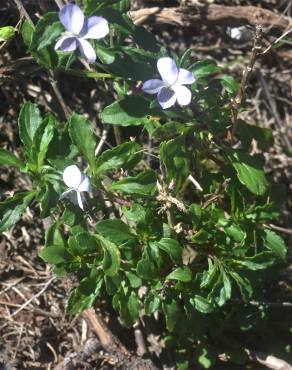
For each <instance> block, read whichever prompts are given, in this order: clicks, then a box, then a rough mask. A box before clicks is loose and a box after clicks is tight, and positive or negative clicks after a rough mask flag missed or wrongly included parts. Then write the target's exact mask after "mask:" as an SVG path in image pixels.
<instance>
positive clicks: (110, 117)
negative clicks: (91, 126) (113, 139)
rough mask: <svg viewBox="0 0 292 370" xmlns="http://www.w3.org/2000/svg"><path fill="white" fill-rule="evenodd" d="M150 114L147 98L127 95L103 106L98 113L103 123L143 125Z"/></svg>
mask: <svg viewBox="0 0 292 370" xmlns="http://www.w3.org/2000/svg"><path fill="white" fill-rule="evenodd" d="M149 114H150V109H149V102H148V100H146V99H144V98H142V97H141V96H128V97H126V98H125V99H123V100H120V101H116V102H114V103H113V104H111V105H109V106H107V107H105V108H104V110H103V111H102V113H101V114H100V118H101V120H102V122H103V123H108V124H112V125H120V126H139V125H145V124H147V123H148V121H149V117H148V115H149Z"/></svg>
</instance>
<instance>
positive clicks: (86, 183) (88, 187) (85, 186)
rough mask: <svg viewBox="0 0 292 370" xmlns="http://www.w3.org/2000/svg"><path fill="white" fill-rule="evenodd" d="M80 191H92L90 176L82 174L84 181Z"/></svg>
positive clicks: (79, 188)
mask: <svg viewBox="0 0 292 370" xmlns="http://www.w3.org/2000/svg"><path fill="white" fill-rule="evenodd" d="M78 191H91V185H90V181H89V178H88V176H86V175H84V174H82V180H81V184H80V185H79V187H78Z"/></svg>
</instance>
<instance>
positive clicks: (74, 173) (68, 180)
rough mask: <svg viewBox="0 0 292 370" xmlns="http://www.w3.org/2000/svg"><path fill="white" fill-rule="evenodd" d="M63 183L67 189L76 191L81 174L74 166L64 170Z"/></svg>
mask: <svg viewBox="0 0 292 370" xmlns="http://www.w3.org/2000/svg"><path fill="white" fill-rule="evenodd" d="M63 181H64V183H65V184H66V185H67V186H68V188H73V189H78V187H79V185H80V184H81V181H82V173H81V172H80V170H79V168H78V167H77V166H76V165H75V164H74V165H72V166H68V167H66V168H65V170H64V172H63Z"/></svg>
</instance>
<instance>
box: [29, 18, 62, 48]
mask: <svg viewBox="0 0 292 370" xmlns="http://www.w3.org/2000/svg"><path fill="white" fill-rule="evenodd" d="M63 30H64V27H63V26H62V24H61V23H60V22H54V23H53V24H50V25H49V26H47V27H46V29H45V31H44V33H43V34H41V35H40V37H38V38H37V40H36V37H35V36H33V42H35V43H36V42H37V45H35V47H36V49H37V50H41V49H43V48H44V47H46V46H48V45H51V44H53V43H55V42H56V41H57V38H58V37H59V36H61V33H62V31H63ZM35 32H38V26H36V30H35ZM33 47H34V45H33Z"/></svg>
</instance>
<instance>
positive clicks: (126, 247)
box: [0, 0, 287, 369]
mask: <svg viewBox="0 0 292 370" xmlns="http://www.w3.org/2000/svg"><path fill="white" fill-rule="evenodd" d="M129 5H130V4H129V1H127V0H122V1H120V0H111V1H96V0H85V1H83V6H84V10H85V13H86V15H87V16H91V15H97V16H103V17H105V18H106V19H107V20H108V21H109V23H110V27H111V34H110V37H109V38H108V39H104V40H103V41H102V42H98V43H97V42H95V41H92V45H93V47H94V49H95V51H96V54H97V56H98V62H97V63H95V64H92V65H91V67H92V68H91V70H90V71H85V70H81V67H80V65H78V64H77V63H74V62H75V61H76V59H77V57H76V54H75V53H71V54H70V53H64V52H62V51H55V49H54V46H55V43H56V41H57V40H58V39H59V37H60V35H61V33H62V32H63V27H62V25H61V24H60V22H59V19H58V14H57V13H48V14H45V15H44V16H43V17H42V18H41V19H40V20H39V21H38V23H37V24H36V26H35V27H34V26H33V25H31V24H30V23H29V22H27V21H25V22H24V23H23V27H22V36H23V39H24V42H25V44H26V46H27V48H28V52H29V53H30V54H31V55H32V56H33V58H34V59H35V60H36V61H37V62H38V63H41V64H42V65H43V66H45V67H46V68H49V69H51V70H54V69H59V70H61V71H66V73H71V74H72V75H75V76H82V77H83V78H86V77H88V78H93V77H94V78H95V77H99V78H100V77H107V78H111V79H112V80H113V83H111V82H108V81H105V84H104V86H105V88H106V89H107V90H108V96H109V97H112V96H114V94H117V96H118V100H115V101H112V102H108V99H107V98H105V99H104V100H105V101H104V103H106V104H108V105H106V104H104V106H103V110H102V112H100V114H99V118H100V122H98V125H100V124H108V125H117V126H121V129H122V131H123V135H122V136H124V137H128V138H130V139H127V140H126V141H125V142H122V143H121V144H119V145H116V146H113V147H112V148H111V149H107V150H104V151H102V152H101V153H100V154H99V155H98V157H96V155H95V152H96V147H97V142H98V140H99V139H97V137H96V135H95V128H93V126H92V124H91V122H89V121H88V120H87V119H85V117H84V116H82V115H80V114H77V113H72V115H71V117H70V118H69V120H68V122H67V123H66V124H65V125H62V124H61V123H60V122H58V120H57V119H56V118H55V117H54V116H53V115H51V114H46V115H42V114H41V112H40V111H39V109H38V108H37V107H36V106H35V105H34V104H33V103H31V102H26V103H25V104H24V105H23V106H22V108H21V110H20V114H19V119H18V125H19V136H20V140H21V142H22V149H23V152H22V153H20V154H19V157H20V158H23V159H24V160H23V162H22V160H20V159H19V158H18V157H17V156H15V155H14V154H13V153H10V152H9V151H7V150H5V149H0V165H3V166H9V167H15V168H16V169H18V170H20V171H23V172H26V173H27V174H28V175H29V176H30V177H31V179H32V190H31V192H27V193H25V192H21V193H16V194H15V195H14V196H13V197H11V198H8V199H6V200H4V201H2V202H0V231H1V232H3V231H5V230H8V229H10V228H12V227H13V226H14V225H15V224H16V223H17V222H18V221H19V219H20V218H21V214H22V213H23V212H24V211H25V209H26V207H28V206H29V205H30V204H31V203H32V201H33V200H35V202H34V206H39V208H40V216H41V217H47V216H51V217H52V218H54V220H55V222H54V223H53V224H52V225H51V226H50V228H49V229H48V230H47V232H46V237H45V247H44V248H43V249H42V251H41V252H40V254H39V255H40V257H41V258H42V259H43V260H44V261H45V262H47V263H49V264H51V265H53V268H54V272H55V273H56V274H58V275H60V276H65V275H67V274H71V275H74V276H75V277H76V281H78V284H77V286H76V287H75V288H74V289H73V290H72V292H71V294H70V297H69V300H68V305H67V312H68V313H69V314H71V315H74V314H77V313H80V312H82V311H83V310H84V309H86V308H88V307H91V306H92V305H94V303H95V302H96V300H98V299H99V298H100V297H102V301H103V303H105V304H107V305H111V306H112V307H113V308H114V309H115V310H116V312H117V314H118V317H119V319H120V321H121V322H122V324H123V325H125V326H127V327H131V326H132V325H133V324H134V323H135V322H136V321H137V320H138V318H139V315H142V314H143V312H145V314H146V315H149V316H152V315H153V314H154V313H155V312H157V311H159V313H160V315H161V317H163V318H164V322H165V332H167V337H166V338H165V343H166V345H167V346H169V347H170V348H172V349H173V353H174V355H175V356H176V359H177V367H178V368H179V369H187V368H189V367H190V366H192V365H191V364H193V365H194V366H200V367H203V368H209V367H211V366H213V365H214V364H215V361H216V358H217V356H218V348H220V353H227V354H228V356H230V358H232V361H235V362H236V361H237V362H241V363H244V361H245V360H246V359H245V357H244V356H243V354H242V351H240V350H238V348H237V349H235V348H234V346H232V343H231V342H232V341H230V340H225V338H227V339H229V337H228V335H230V333H232V330H235V329H234V328H236V329H238V333H237V334H238V341H241V340H242V341H243V342H244V341H245V340H246V337H245V333H246V332H248V333H250V332H251V331H252V330H254V328H256V327H257V325H258V323H259V322H262V321H263V320H264V319H265V318H264V313H263V311H260V309H259V308H254V307H252V308H251V307H248V306H247V305H246V303H248V302H249V300H254V299H260V298H261V297H262V296H263V294H264V293H263V292H264V284H265V282H266V279H268V278H270V276H271V274H270V273H269V271H266V270H268V269H271V268H272V266H274V265H276V264H279V263H283V262H284V261H285V259H286V255H287V248H286V246H285V242H284V240H283V239H282V237H281V236H280V235H278V234H277V233H276V232H274V231H272V230H271V229H270V228H271V227H272V225H271V221H273V220H277V219H278V217H279V206H281V201H282V200H283V196H282V193H283V192H282V191H281V190H279V187H278V185H277V186H275V184H272V183H270V179H269V181H268V179H267V177H266V175H265V171H264V156H263V155H259V154H256V155H251V144H252V142H253V140H255V141H256V142H257V143H258V147H259V148H260V149H261V150H262V151H265V150H268V149H269V147H270V146H271V144H272V142H273V140H272V134H271V132H270V131H269V130H267V129H264V128H260V127H257V126H252V125H250V124H247V123H245V122H244V121H241V120H239V121H238V125H237V128H236V132H235V138H234V140H235V141H237V139H240V146H237V147H236V148H237V149H234V147H233V148H231V147H230V144H229V142H228V140H227V139H226V137H227V131H228V130H229V129H230V121H231V120H230V117H231V111H230V102H231V99H232V98H233V97H234V96H235V95H236V93H237V91H238V88H239V84H238V82H237V81H236V80H235V79H234V78H233V77H232V76H229V75H223V74H220V75H219V74H218V72H219V71H220V69H219V67H218V66H217V65H216V63H215V62H214V61H213V60H211V59H208V60H202V61H196V62H194V60H193V58H192V50H191V49H189V50H187V51H186V52H185V53H184V54H183V56H182V57H181V58H179V57H178V56H174V59H175V60H176V61H177V63H178V65H180V67H181V68H186V69H188V70H190V71H191V72H192V73H193V75H194V76H195V78H196V82H195V83H194V84H193V85H192V86H191V87H190V88H191V91H192V95H193V99H192V102H191V104H190V105H189V106H188V107H180V106H179V105H175V106H173V107H171V108H170V109H162V108H161V107H160V106H159V105H158V103H157V101H156V97H155V95H153V96H150V97H149V96H146V95H145V94H143V92H142V91H141V89H140V86H141V84H137V81H145V80H147V79H148V78H155V77H156V73H157V71H156V62H157V59H158V58H160V57H162V56H166V55H167V51H166V49H165V48H163V47H161V45H159V44H158V42H157V41H156V40H155V37H154V36H153V35H152V34H151V33H150V32H148V31H146V30H145V29H144V28H142V27H138V26H135V25H134V24H133V22H132V21H131V20H130V18H129V17H128V15H127V14H126V12H127V11H128V9H129ZM77 68H79V69H77ZM76 78H77V77H76ZM112 87H113V88H112ZM128 126H133V127H128ZM134 126H136V127H134ZM115 129H116V127H115ZM124 134H125V135H124ZM130 135H131V136H135V139H133V138H132V137H131V136H130ZM141 138H142V140H141V142H140V141H139V140H140V139H141ZM150 139H151V141H150ZM150 142H151V148H150V149H149V146H148V143H150ZM110 143H111V144H113V143H112V141H111V139H110ZM149 158H150V160H149ZM77 161H78V162H77ZM76 163H80V167H81V166H84V168H86V170H87V171H86V173H87V175H88V179H89V180H90V183H91V185H92V189H93V191H92V192H91V193H90V194H88V193H87V194H86V192H81V193H80V196H81V197H82V199H83V198H85V199H86V207H85V209H86V210H85V212H83V211H82V210H81V209H79V207H78V205H76V204H74V202H73V203H72V202H71V200H70V199H68V198H66V199H63V197H61V195H62V193H63V192H64V191H65V190H67V189H66V186H65V184H64V182H63V179H62V173H63V171H64V169H65V168H66V167H67V166H69V165H72V164H76ZM83 176H84V175H83ZM279 194H281V196H279ZM141 287H142V288H143V289H142V290H145V294H144V295H141V294H140V293H141V292H140V290H139V289H140V288H141ZM234 302H239V305H238V307H237V306H236V305H235V304H233V303H234ZM236 337H237V336H236ZM240 346H241V344H240V345H239V347H240ZM221 349H222V352H221Z"/></svg>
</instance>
